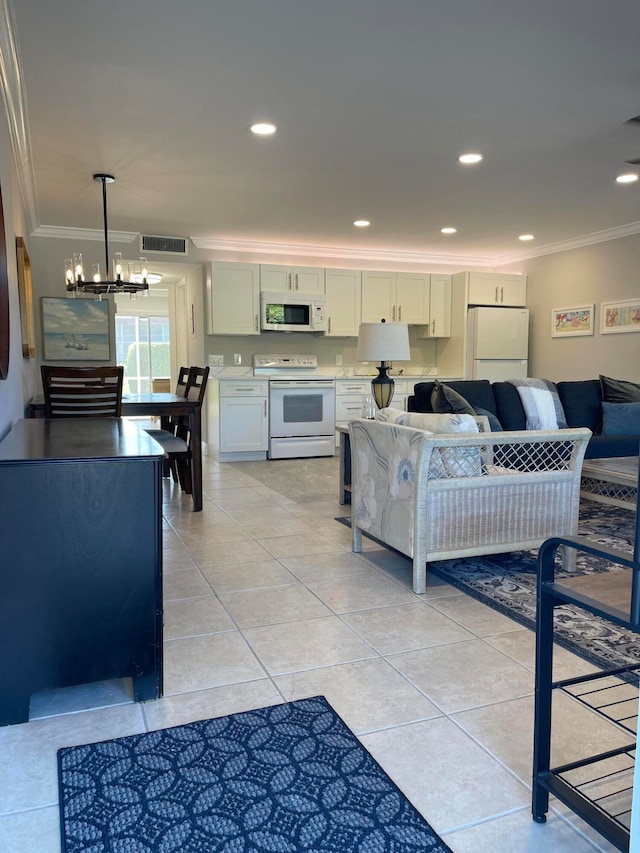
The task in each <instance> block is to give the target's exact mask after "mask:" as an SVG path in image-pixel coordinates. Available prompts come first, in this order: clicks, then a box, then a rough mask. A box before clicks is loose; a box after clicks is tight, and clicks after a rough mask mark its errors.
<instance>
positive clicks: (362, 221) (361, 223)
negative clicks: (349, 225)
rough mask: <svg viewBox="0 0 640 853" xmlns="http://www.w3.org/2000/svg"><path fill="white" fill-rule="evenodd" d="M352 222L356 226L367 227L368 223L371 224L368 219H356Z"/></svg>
mask: <svg viewBox="0 0 640 853" xmlns="http://www.w3.org/2000/svg"><path fill="white" fill-rule="evenodd" d="M353 224H354V225H355V226H357V227H358V228H367V227H368V226H369V225H371V223H370V222H369V220H368V219H356V221H355V222H354V223H353Z"/></svg>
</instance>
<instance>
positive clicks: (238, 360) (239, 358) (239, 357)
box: [233, 352, 242, 364]
mask: <svg viewBox="0 0 640 853" xmlns="http://www.w3.org/2000/svg"><path fill="white" fill-rule="evenodd" d="M233 363H234V364H242V355H241V354H240V353H239V352H234V354H233Z"/></svg>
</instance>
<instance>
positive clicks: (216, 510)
mask: <svg viewBox="0 0 640 853" xmlns="http://www.w3.org/2000/svg"><path fill="white" fill-rule="evenodd" d="M337 464H338V463H337V459H322V460H296V461H291V460H286V461H273V462H264V463H247V464H246V465H231V464H228V463H227V464H224V463H223V464H218V463H216V462H215V461H212V460H205V463H204V491H205V501H204V509H203V511H202V512H201V513H193V512H192V507H191V499H190V498H189V497H186V496H184V495H182V494H181V493H180V492H179V490H178V489H176V488H175V487H174V486H173V484H172V483H170V482H168V481H165V482H164V485H163V488H164V599H165V694H164V697H163V698H162V699H161V700H159V701H156V702H148V703H144V704H135V703H133V702H132V700H131V693H130V685H129V684H128V682H127V681H126V680H123V681H122V682H111V683H109V684H99V685H87V686H83V687H79V688H73V689H69V690H65V691H48V692H46V693H42V694H38V695H37V696H35V697H33V700H32V703H31V720H30V722H29V723H26V724H24V725H17V726H9V727H5V728H3V729H0V779H1V780H2V784H1V785H0V850H2V851H3V853H54V851H59V850H60V843H59V838H58V834H59V823H58V805H57V804H58V790H57V772H56V750H57V749H58V748H59V747H61V746H68V745H72V744H80V743H89V742H93V741H99V740H105V739H109V738H113V737H119V736H123V735H128V734H135V733H138V732H142V731H145V730H153V729H157V728H162V727H165V726H175V725H180V724H183V723H186V722H189V721H191V720H196V719H203V718H206V717H215V716H220V715H224V714H229V713H233V712H237V711H243V710H248V709H251V708H257V707H262V706H265V705H270V704H274V703H278V702H282V701H286V700H291V699H299V698H303V697H305V696H313V695H316V694H323V695H325V696H326V697H327V698H328V700H329V701H330V702H331V703H332V705H333V706H334V707H335V708H336V710H337V711H338V713H339V714H340V715H341V716H342V718H343V719H344V720H345V721H346V723H347V724H348V725H349V726H350V727H351V728H352V730H353V731H354V732H355V733H356V734H357V735H358V736H359V737H360V739H361V740H362V742H363V743H364V744H365V746H366V747H367V749H369V751H370V752H371V753H372V755H373V756H374V757H375V758H376V759H377V760H378V761H379V762H380V764H381V765H382V766H383V767H384V768H385V769H386V771H387V772H388V773H389V774H390V775H391V777H392V778H393V779H394V780H395V781H396V783H397V784H398V785H399V786H400V788H401V789H402V790H403V791H404V792H405V794H406V795H407V796H408V797H409V799H410V800H411V801H412V802H413V803H414V804H415V805H416V807H417V808H418V809H419V810H420V811H421V812H422V814H424V816H425V817H426V819H427V820H428V821H429V822H430V823H431V824H432V826H433V827H434V828H435V829H436V830H437V831H438V832H439V833H440V834H441V835H442V836H443V837H444V838H445V839H446V841H447V843H448V844H449V845H450V847H451V848H452V850H453V851H454V853H471V851H473V853H483V851H487V853H493V851H507V852H508V851H513V853H520V851H522V853H524V851H532V853H533V851H542V850H552V851H555V853H582V851H585V853H586V851H593V850H600V851H611V850H613V849H614V848H613V847H612V846H611V845H609V844H608V843H607V842H606V841H604V839H602V837H601V836H599V835H598V834H597V833H596V832H594V831H593V830H592V829H590V828H589V827H588V826H587V825H586V824H585V823H583V822H582V821H580V820H579V819H578V818H576V817H575V816H574V815H573V814H572V812H570V811H569V810H568V809H566V808H564V807H562V806H560V804H557V803H556V804H555V805H554V807H553V808H552V810H551V811H550V813H549V816H548V820H547V823H546V824H544V825H542V824H536V823H534V822H533V821H532V820H531V817H530V775H531V753H532V728H533V669H534V649H533V634H532V633H531V632H530V631H527V630H526V629H523V628H522V627H520V626H519V625H518V624H516V623H515V622H512V621H511V620H509V619H507V618H506V617H504V616H501V615H500V614H498V613H496V612H495V611H493V610H491V609H490V608H487V607H485V606H484V605H482V604H479V603H478V602H476V601H473V600H472V599H470V598H468V597H467V596H465V595H463V594H461V593H460V592H458V591H457V590H455V589H454V588H453V587H450V586H448V585H447V584H445V583H442V582H440V581H438V580H437V579H435V578H433V577H431V578H430V580H429V589H428V591H427V594H426V595H424V596H416V595H414V594H413V592H412V591H411V572H410V564H409V561H408V560H405V559H404V558H402V557H401V556H399V555H398V554H395V553H392V552H390V551H388V550H386V549H384V548H381V547H380V546H378V545H376V544H374V543H372V542H368V541H367V542H365V551H364V552H363V553H362V554H361V555H354V554H352V553H351V551H350V532H349V530H348V529H347V528H345V527H344V526H343V525H340V524H338V523H337V522H335V521H334V518H335V517H336V516H340V515H346V514H348V510H347V508H345V507H341V506H339V505H338V503H337V492H338V470H337ZM556 667H557V672H558V673H560V675H561V676H562V677H567V676H569V675H573V674H575V675H578V674H582V673H584V672H587V671H589V669H590V667H589V666H588V664H586V663H585V662H584V661H582V660H580V659H579V658H576V657H574V656H573V655H570V654H569V653H568V652H565V651H561V652H560V653H559V654H558V655H557V656H556ZM570 703H571V700H569V699H565V701H564V702H560V701H559V702H557V703H556V707H555V711H554V718H555V719H554V729H553V748H554V762H559V761H562V760H569V759H570V758H572V757H574V756H575V755H576V754H578V753H579V752H580V750H581V749H583V748H584V745H585V744H587V746H588V748H593V750H594V751H598V752H600V751H601V750H602V749H604V748H607V747H615V746H616V745H618V744H619V743H621V742H624V741H625V740H627V738H625V737H621V735H620V734H619V733H618V732H617V731H616V730H615V729H614V727H613V726H611V725H609V724H606V723H604V722H602V721H601V720H598V719H596V718H595V717H594V715H593V714H591V713H590V712H588V711H585V710H581V711H579V710H577V709H576V708H575V707H573V705H571V704H570ZM587 754H588V753H587Z"/></svg>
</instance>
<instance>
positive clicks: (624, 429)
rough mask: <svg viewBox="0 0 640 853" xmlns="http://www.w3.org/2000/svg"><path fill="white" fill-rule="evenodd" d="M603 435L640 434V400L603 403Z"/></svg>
mask: <svg viewBox="0 0 640 853" xmlns="http://www.w3.org/2000/svg"><path fill="white" fill-rule="evenodd" d="M602 417H603V421H602V434H603V435H640V402H638V403H607V402H604V403H603V404H602Z"/></svg>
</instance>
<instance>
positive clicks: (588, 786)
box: [532, 515, 640, 853]
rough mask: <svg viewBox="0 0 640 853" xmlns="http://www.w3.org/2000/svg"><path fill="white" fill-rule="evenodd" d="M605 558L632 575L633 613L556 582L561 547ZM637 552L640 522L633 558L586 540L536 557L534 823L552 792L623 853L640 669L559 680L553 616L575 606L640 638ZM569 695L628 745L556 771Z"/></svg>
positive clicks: (546, 547) (553, 546)
mask: <svg viewBox="0 0 640 853" xmlns="http://www.w3.org/2000/svg"><path fill="white" fill-rule="evenodd" d="M561 545H562V546H564V547H565V548H573V549H575V550H577V551H580V552H582V553H583V554H591V555H593V556H596V557H601V558H604V559H606V560H608V561H609V562H611V563H614V564H616V565H619V566H622V567H623V568H627V569H631V571H632V575H631V580H632V583H631V596H630V606H629V611H628V612H627V611H623V610H620V609H619V608H616V607H612V606H610V605H608V604H606V603H604V602H602V601H599V600H597V599H595V598H592V597H589V596H586V595H584V594H582V593H581V592H579V591H577V590H575V589H572V588H571V586H570V582H569V583H565V584H563V583H562V582H559V581H556V579H555V555H556V551H557V549H558V548H559V547H560V546H561ZM639 553H640V545H639V532H638V518H637V515H636V541H635V547H634V552H633V556H631V555H629V554H622V553H620V552H618V551H614V550H612V549H610V548H603V547H595V546H594V545H593V544H591V543H590V542H589V541H588V540H585V539H583V538H581V537H564V538H560V537H558V538H554V539H549V540H547V541H546V542H545V543H544V544H543V546H542V547H541V549H540V552H539V555H538V610H537V619H536V698H535V721H534V747H533V751H534V755H533V796H532V812H533V818H534V820H536V821H539V822H543V821H545V820H546V812H547V811H548V810H549V794H553V795H555V796H556V797H557V798H558V799H559V800H561V801H562V802H563V803H565V804H566V805H568V806H569V807H570V808H571V809H572V810H573V811H574V812H575V813H576V814H578V815H579V816H580V817H582V818H583V819H584V820H585V821H586V822H587V823H589V824H590V825H591V826H593V827H594V828H595V829H596V830H598V832H600V833H601V834H602V835H603V836H604V837H605V838H606V839H607V840H608V841H610V842H611V843H612V844H613V845H614V846H615V847H617V849H618V850H622V851H625V853H626V851H628V850H629V840H630V822H631V799H632V793H633V780H634V765H635V751H636V732H637V709H638V683H639V678H640V663H638V664H637V665H633V666H626V667H618V668H616V669H609V670H603V671H600V672H596V673H593V674H590V675H587V676H581V677H579V678H572V679H565V680H564V681H557V682H554V681H553V680H552V669H553V626H554V610H555V608H556V607H559V606H562V605H563V604H572V605H573V606H577V607H580V608H582V609H584V610H586V611H588V612H590V613H592V614H594V615H596V616H599V617H601V618H603V619H606V620H608V621H610V622H613V623H615V624H616V625H619V626H622V627H624V628H627V629H629V630H631V631H635V632H637V633H640V563H639V562H638V555H639ZM557 691H560V692H562V693H564V694H566V695H568V696H570V697H571V698H572V699H573V700H574V701H575V702H577V703H578V704H579V705H581V706H582V707H586V708H588V709H590V710H591V711H593V712H594V713H596V714H598V715H599V716H600V717H602V718H604V719H606V720H607V721H609V722H610V723H613V724H614V725H615V726H616V728H617V729H618V730H619V731H620V732H624V733H628V734H629V735H630V736H631V737H630V739H629V742H628V743H626V744H625V745H623V746H620V747H618V748H617V749H612V750H608V751H607V752H603V753H600V754H599V755H593V756H588V757H585V758H583V759H581V760H578V761H574V762H572V763H571V764H564V765H562V766H558V767H551V766H550V761H551V711H552V697H553V694H554V692H557Z"/></svg>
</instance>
